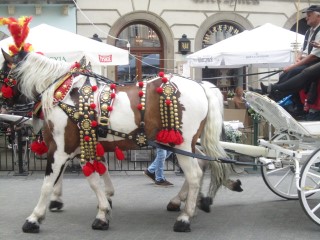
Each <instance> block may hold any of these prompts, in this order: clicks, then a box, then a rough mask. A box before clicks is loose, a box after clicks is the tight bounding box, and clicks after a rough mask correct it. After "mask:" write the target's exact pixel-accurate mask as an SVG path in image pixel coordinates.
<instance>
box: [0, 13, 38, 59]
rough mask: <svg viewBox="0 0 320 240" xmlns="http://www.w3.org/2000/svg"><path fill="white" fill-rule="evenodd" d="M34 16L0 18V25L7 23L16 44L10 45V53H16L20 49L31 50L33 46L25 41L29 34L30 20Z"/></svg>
mask: <svg viewBox="0 0 320 240" xmlns="http://www.w3.org/2000/svg"><path fill="white" fill-rule="evenodd" d="M31 19H32V17H20V18H18V19H15V18H12V17H10V18H0V25H7V26H8V30H9V32H10V33H11V35H12V38H13V41H14V44H11V45H9V51H10V54H11V55H13V54H16V53H18V52H19V51H20V50H22V49H23V50H24V51H27V52H29V51H31V50H32V46H31V44H29V43H25V40H26V38H27V36H28V34H29V30H30V28H29V22H30V21H31Z"/></svg>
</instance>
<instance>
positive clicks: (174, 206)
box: [167, 180, 189, 212]
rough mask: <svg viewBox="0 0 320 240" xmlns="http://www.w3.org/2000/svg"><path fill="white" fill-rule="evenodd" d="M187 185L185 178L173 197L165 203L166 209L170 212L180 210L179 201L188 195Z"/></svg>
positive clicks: (182, 200)
mask: <svg viewBox="0 0 320 240" xmlns="http://www.w3.org/2000/svg"><path fill="white" fill-rule="evenodd" d="M188 189H189V185H188V182H187V180H184V183H183V185H182V187H181V189H180V191H179V193H178V195H176V196H175V197H173V198H172V199H171V200H170V202H169V203H168V205H167V210H168V211H171V212H178V211H180V206H181V202H184V201H185V200H186V199H187V196H188Z"/></svg>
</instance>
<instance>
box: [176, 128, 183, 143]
mask: <svg viewBox="0 0 320 240" xmlns="http://www.w3.org/2000/svg"><path fill="white" fill-rule="evenodd" d="M175 132H176V141H175V143H174V144H175V145H180V144H181V143H183V141H184V140H183V137H182V135H181V133H180V132H179V131H178V130H176V131H175Z"/></svg>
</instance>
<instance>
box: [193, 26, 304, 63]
mask: <svg viewBox="0 0 320 240" xmlns="http://www.w3.org/2000/svg"><path fill="white" fill-rule="evenodd" d="M303 40H304V36H303V35H301V34H296V33H295V32H292V31H290V30H287V29H284V28H281V27H278V26H274V25H272V24H270V23H266V24H264V25H262V26H260V27H257V28H255V29H253V30H250V31H244V32H242V33H239V34H237V35H235V36H232V37H229V38H227V39H225V40H223V41H220V42H218V43H216V44H213V45H212V46H209V47H207V48H204V49H202V50H200V51H197V52H195V53H193V54H191V55H189V56H187V59H188V62H189V65H190V66H191V67H201V68H204V67H209V68H238V67H243V66H246V65H255V66H261V67H281V66H285V65H288V64H289V63H291V62H293V60H294V57H293V56H294V54H293V44H295V43H296V42H297V43H298V44H300V45H301V44H302V43H303Z"/></svg>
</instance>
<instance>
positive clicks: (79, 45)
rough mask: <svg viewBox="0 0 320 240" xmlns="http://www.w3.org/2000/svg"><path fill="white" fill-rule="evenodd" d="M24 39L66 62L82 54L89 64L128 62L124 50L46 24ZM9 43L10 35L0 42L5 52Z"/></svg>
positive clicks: (10, 40) (109, 64) (108, 64)
mask: <svg viewBox="0 0 320 240" xmlns="http://www.w3.org/2000/svg"><path fill="white" fill-rule="evenodd" d="M26 42H27V43H31V44H32V46H33V48H34V50H35V51H36V52H42V53H43V54H44V55H45V56H47V57H50V58H54V59H57V60H62V61H67V62H75V61H79V60H80V59H81V58H82V57H83V56H85V57H86V59H87V61H90V62H91V65H93V66H114V65H127V64H128V62H129V54H128V51H127V50H124V49H121V48H117V47H115V46H112V45H109V44H106V43H103V42H99V41H96V40H93V39H90V38H87V37H84V36H81V35H78V34H75V33H72V32H69V31H66V30H62V29H59V28H56V27H53V26H50V25H47V24H40V25H38V26H36V27H33V28H31V29H30V32H29V35H28V37H27V39H26ZM12 43H13V39H12V37H9V38H6V39H4V40H2V41H0V48H2V49H3V50H5V51H6V52H8V46H9V44H12ZM0 61H1V62H2V61H3V56H2V54H0Z"/></svg>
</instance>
